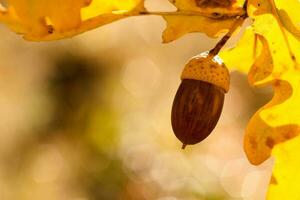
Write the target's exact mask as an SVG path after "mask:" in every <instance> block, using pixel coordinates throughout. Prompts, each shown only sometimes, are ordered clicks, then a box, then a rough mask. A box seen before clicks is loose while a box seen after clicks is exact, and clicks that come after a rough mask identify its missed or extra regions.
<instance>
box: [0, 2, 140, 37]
mask: <svg viewBox="0 0 300 200" xmlns="http://www.w3.org/2000/svg"><path fill="white" fill-rule="evenodd" d="M143 3H144V1H143V0H111V1H107V0H76V1H73V0H52V1H47V0H8V8H7V9H6V10H2V11H0V22H3V23H5V24H7V25H8V26H9V27H10V28H11V29H12V30H14V31H15V32H17V33H20V34H22V35H24V38H25V39H28V40H35V41H42V40H57V39H61V38H65V37H71V36H74V35H77V34H79V33H82V32H85V31H87V30H91V29H94V28H96V27H98V26H102V25H104V24H108V23H111V22H113V21H116V20H118V19H122V18H124V17H128V16H131V15H134V14H136V13H138V12H140V11H143V10H144V5H143Z"/></svg>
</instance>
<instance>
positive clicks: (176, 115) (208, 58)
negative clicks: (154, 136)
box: [171, 52, 230, 149]
mask: <svg viewBox="0 0 300 200" xmlns="http://www.w3.org/2000/svg"><path fill="white" fill-rule="evenodd" d="M181 80H182V82H181V84H180V86H179V89H178V90H177V93H176V96H175V99H174V102H173V107H172V116H171V121H172V128H173V131H174V133H175V135H176V137H177V138H178V139H179V140H180V141H181V142H182V143H183V146H182V148H183V149H184V148H185V147H186V145H192V144H196V143H199V142H201V141H202V140H204V139H205V138H206V137H207V136H209V134H210V133H211V132H212V131H213V129H214V128H215V126H216V124H217V122H218V120H219V118H220V115H221V112H222V108H223V104H224V96H225V93H227V92H228V90H229V81H230V77H229V71H228V69H227V68H226V66H225V65H224V63H223V62H222V60H221V58H220V57H219V56H215V55H211V54H209V53H208V52H205V53H202V54H200V55H199V56H196V57H194V58H192V59H191V60H190V61H189V62H188V63H187V65H186V66H185V68H184V70H183V72H182V75H181Z"/></svg>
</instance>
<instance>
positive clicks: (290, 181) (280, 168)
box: [267, 137, 300, 200]
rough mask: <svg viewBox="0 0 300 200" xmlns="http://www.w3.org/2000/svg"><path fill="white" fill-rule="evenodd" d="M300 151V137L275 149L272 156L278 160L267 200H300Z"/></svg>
mask: <svg viewBox="0 0 300 200" xmlns="http://www.w3.org/2000/svg"><path fill="white" fill-rule="evenodd" d="M299 151H300V137H296V138H294V139H291V140H289V141H287V142H285V143H282V144H279V145H276V146H275V147H274V149H273V151H272V155H273V156H274V157H275V158H276V159H275V166H274V168H273V175H272V178H271V181H270V187H269V190H268V194H267V199H270V200H290V199H295V200H296V199H300V193H299V179H300V172H299V166H300V157H299Z"/></svg>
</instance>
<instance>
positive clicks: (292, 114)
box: [221, 0, 300, 199]
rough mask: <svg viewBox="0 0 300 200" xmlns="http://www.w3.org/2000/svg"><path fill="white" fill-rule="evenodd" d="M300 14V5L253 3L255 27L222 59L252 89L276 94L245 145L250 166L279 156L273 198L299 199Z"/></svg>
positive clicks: (292, 1)
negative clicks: (241, 74) (266, 88)
mask: <svg viewBox="0 0 300 200" xmlns="http://www.w3.org/2000/svg"><path fill="white" fill-rule="evenodd" d="M299 11H300V2H299V1H298V0H288V1H283V0H275V1H273V0H249V2H248V14H249V16H250V17H251V18H252V19H253V24H252V26H251V27H249V28H248V29H247V30H246V32H245V34H244V36H243V38H242V39H241V41H240V42H239V44H238V45H237V46H236V48H234V49H232V50H229V51H224V52H223V53H222V54H221V55H222V57H223V58H224V60H225V63H226V64H227V65H228V66H232V67H235V68H236V69H237V70H241V71H244V72H248V78H249V83H250V84H251V85H253V86H254V87H263V86H269V85H270V86H272V87H273V90H274V97H273V98H272V100H271V101H270V102H269V103H268V104H266V105H265V106H264V107H263V108H261V109H260V110H258V111H257V113H256V114H255V115H254V116H253V117H252V119H251V120H250V122H249V124H248V127H247V129H246V135H245V141H244V147H245V151H246V154H247V156H248V159H249V160H250V162H251V163H253V164H260V163H262V162H263V161H265V160H266V159H268V158H269V157H270V155H271V154H272V155H273V156H274V157H275V167H274V170H273V176H272V179H271V182H270V189H269V193H268V198H269V199H300V192H299V190H298V181H299V178H300V173H299V170H298V169H299V168H300V159H299V158H298V156H297V154H298V153H299V152H300V139H299V137H295V136H297V135H298V134H299V131H300V129H299V125H300V118H299V114H300V112H299V111H300V110H299V105H300V93H299V86H300V71H299V69H300V65H299V61H300V51H299V50H300V40H299V39H300V38H299V33H300V32H299V31H300V26H299V22H300V14H299ZM235 55H243V56H242V57H241V58H242V59H243V60H240V59H236V58H235ZM243 61H245V62H243ZM293 138H294V139H293ZM283 142H285V143H283ZM276 144H278V145H276ZM275 145H276V146H275Z"/></svg>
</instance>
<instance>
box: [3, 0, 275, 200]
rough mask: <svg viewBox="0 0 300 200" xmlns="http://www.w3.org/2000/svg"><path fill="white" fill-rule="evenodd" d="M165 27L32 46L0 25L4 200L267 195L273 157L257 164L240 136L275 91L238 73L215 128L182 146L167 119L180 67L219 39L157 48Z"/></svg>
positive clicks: (197, 38) (132, 24) (112, 30)
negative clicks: (252, 83)
mask: <svg viewBox="0 0 300 200" xmlns="http://www.w3.org/2000/svg"><path fill="white" fill-rule="evenodd" d="M146 3H147V4H146V5H147V7H148V8H149V9H150V10H173V9H174V8H173V7H172V6H171V5H170V4H169V3H168V2H167V1H162V0H148V1H146ZM164 27H165V22H164V21H163V20H162V18H161V17H157V16H147V17H144V16H141V17H132V18H128V19H125V20H121V21H118V22H115V23H113V24H110V25H106V26H104V27H101V28H98V29H96V30H93V31H90V32H88V33H84V34H82V35H79V36H77V37H74V38H72V39H66V40H62V41H55V42H41V43H33V42H27V41H24V40H23V39H22V38H21V37H20V36H19V35H16V34H14V33H12V32H10V31H9V30H8V29H7V28H6V27H4V26H3V25H0V36H1V40H0V60H1V62H0V200H119V199H122V200H123V199H124V200H229V199H233V200H239V199H247V200H262V199H264V197H265V194H266V192H267V186H268V183H269V179H270V175H271V170H272V163H273V161H272V160H268V161H266V162H265V163H263V164H262V165H260V166H258V167H257V166H252V165H251V164H250V163H249V162H248V161H247V158H246V155H245V154H244V151H243V134H244V130H245V127H246V125H247V121H248V120H249V119H250V117H251V116H252V115H253V114H254V112H255V111H256V110H257V109H258V108H259V107H260V106H262V105H263V104H265V103H266V102H267V101H268V100H269V99H270V98H271V96H272V93H271V92H270V90H268V89H252V88H250V87H249V86H248V83H247V77H246V76H245V75H244V74H241V73H239V72H235V71H233V72H232V73H231V79H232V80H231V81H232V84H231V90H230V92H229V93H228V94H227V95H226V100H225V105H224V110H223V114H222V116H221V119H220V121H219V123H218V125H217V127H216V129H215V130H214V131H213V133H212V134H211V135H210V136H209V137H208V138H207V139H206V140H205V141H203V142H202V143H200V144H198V145H195V146H188V147H187V149H186V150H184V151H183V150H181V144H180V142H179V141H178V140H177V138H176V137H175V136H174V134H173V132H172V128H171V123H170V115H171V106H172V101H173V98H174V96H175V93H176V90H177V88H178V86H179V84H180V78H179V77H180V73H181V70H182V69H183V66H184V65H185V63H186V62H187V61H188V60H189V59H190V58H191V57H192V56H194V55H197V54H199V53H201V52H203V51H207V50H209V49H210V48H212V47H213V46H214V45H215V44H216V42H217V40H213V39H210V38H208V37H206V36H205V35H203V34H199V33H197V34H189V35H186V36H184V37H182V38H181V39H179V40H177V41H175V42H173V43H170V44H162V43H161V33H162V31H163V29H164Z"/></svg>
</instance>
